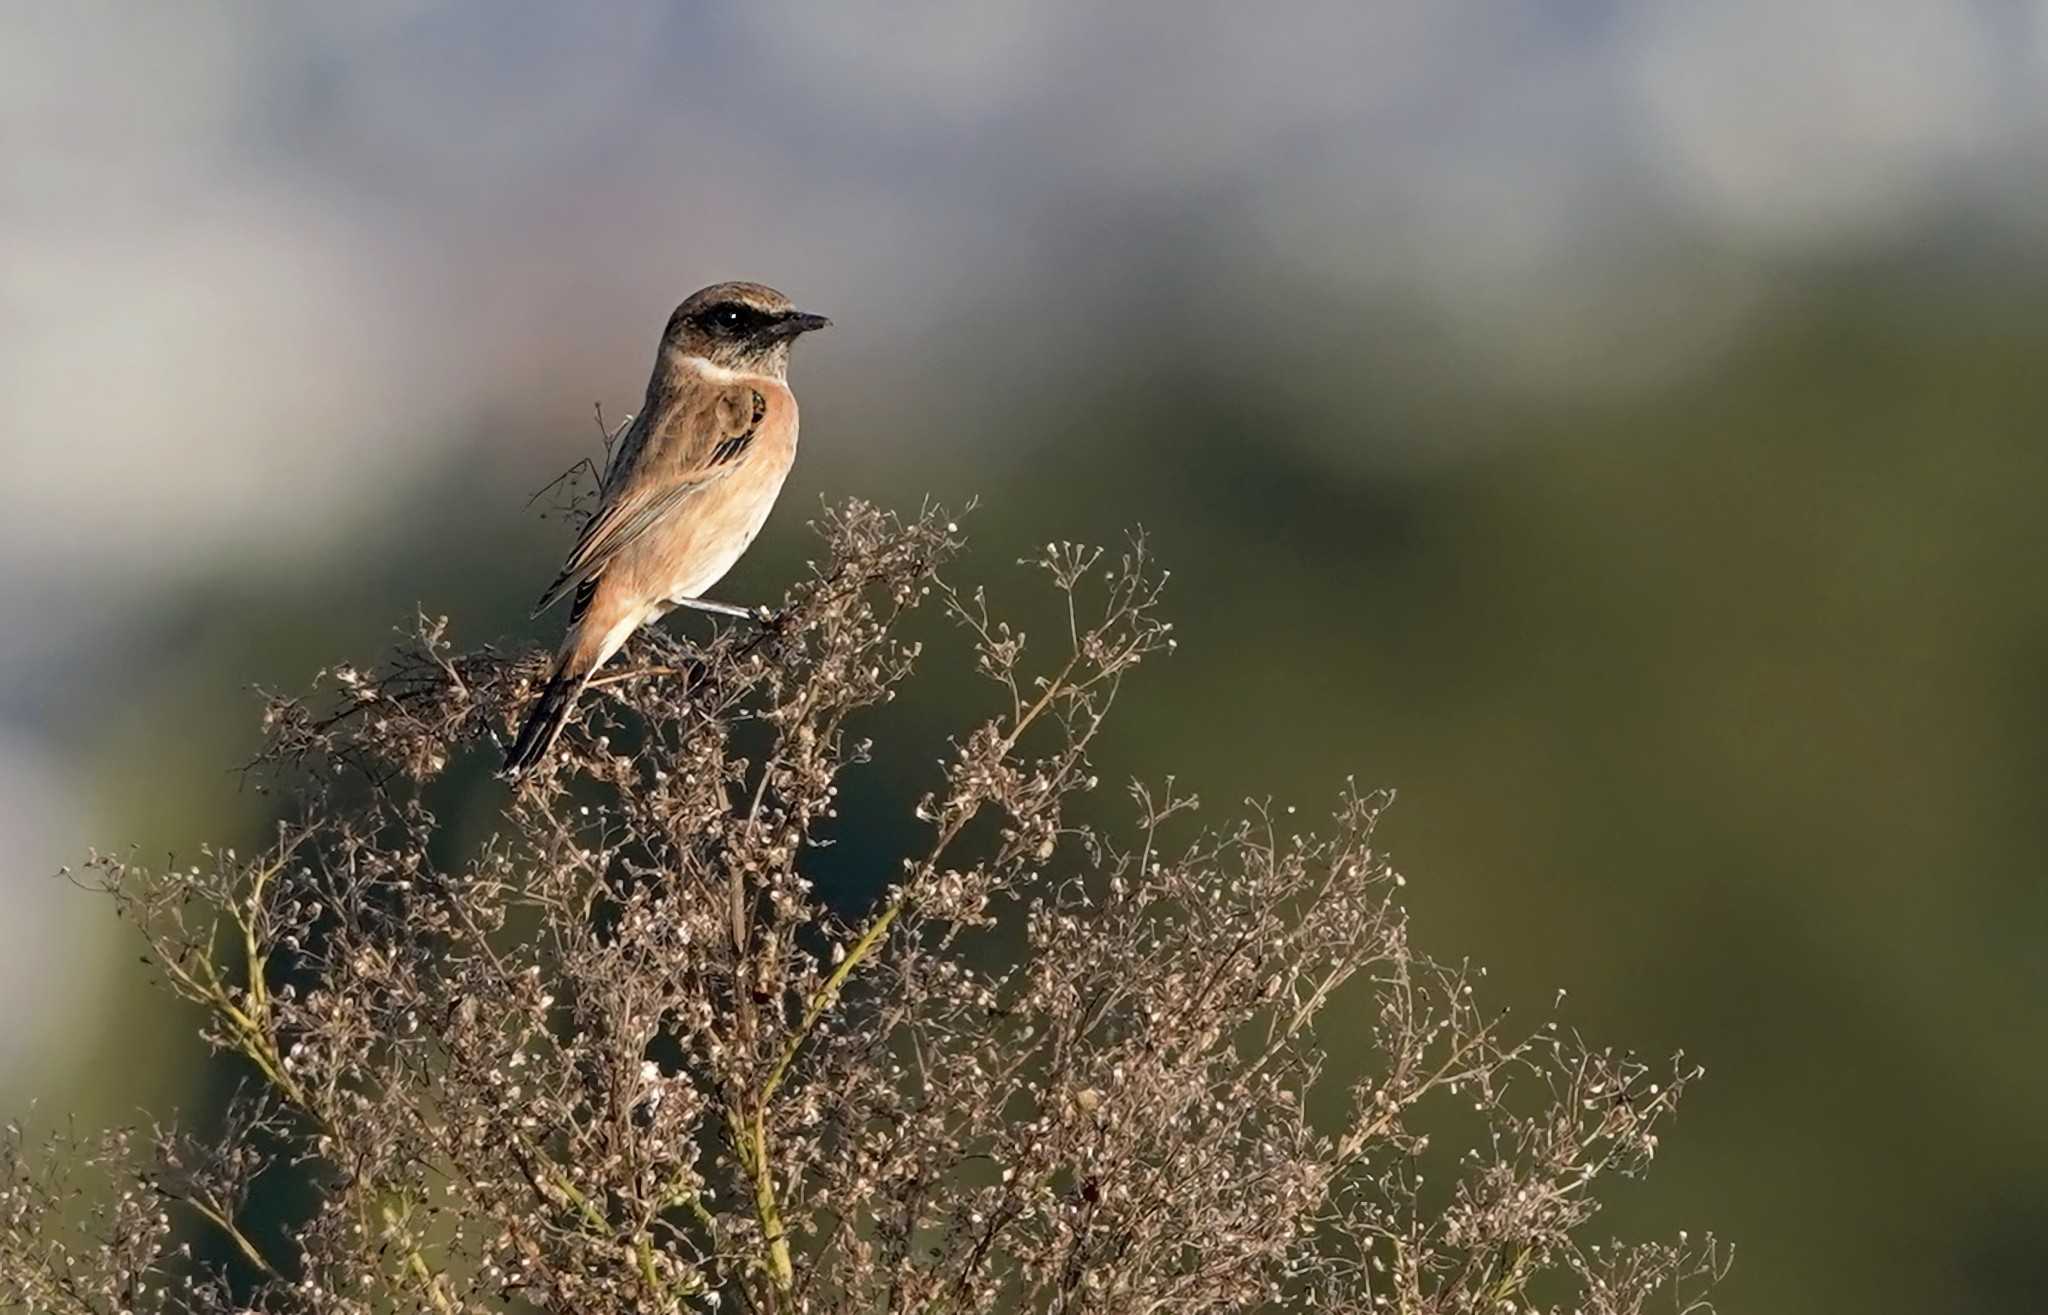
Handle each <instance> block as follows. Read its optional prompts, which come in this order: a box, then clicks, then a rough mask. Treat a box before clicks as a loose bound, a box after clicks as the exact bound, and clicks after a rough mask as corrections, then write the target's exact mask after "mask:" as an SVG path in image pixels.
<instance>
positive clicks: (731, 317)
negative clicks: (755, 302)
mask: <svg viewBox="0 0 2048 1315" xmlns="http://www.w3.org/2000/svg"><path fill="white" fill-rule="evenodd" d="M745 318H746V316H745V315H744V314H742V313H741V311H740V308H739V307H737V306H726V307H723V308H721V309H720V310H719V312H718V323H719V324H720V325H721V326H722V327H724V328H728V329H737V328H739V327H740V321H741V320H743V319H745Z"/></svg>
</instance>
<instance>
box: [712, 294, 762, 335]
mask: <svg viewBox="0 0 2048 1315" xmlns="http://www.w3.org/2000/svg"><path fill="white" fill-rule="evenodd" d="M773 318H774V317H772V316H770V315H768V314H767V313H766V312H764V311H760V310H757V309H755V308H754V307H752V306H748V305H744V304H742V303H740V302H735V301H727V302H720V303H719V304H718V305H716V306H707V307H705V308H704V309H703V310H702V311H699V312H698V313H697V316H696V319H697V322H698V323H699V324H701V325H703V326H704V327H705V328H707V329H712V330H717V331H722V332H725V333H752V332H753V331H755V330H756V329H759V328H761V327H762V326H764V325H766V324H768V323H770V322H771V321H772V319H773Z"/></svg>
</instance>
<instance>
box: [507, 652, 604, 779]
mask: <svg viewBox="0 0 2048 1315" xmlns="http://www.w3.org/2000/svg"><path fill="white" fill-rule="evenodd" d="M594 670H596V668H595V666H594V665H591V664H588V663H586V662H584V661H583V660H582V658H581V655H580V654H578V653H577V652H576V651H575V650H574V649H573V648H571V649H568V650H566V651H564V652H563V654H562V656H561V658H560V660H559V661H557V662H556V663H555V673H554V675H552V676H550V677H549V678H548V687H547V688H546V689H544V690H542V691H541V696H540V701H539V702H538V703H535V704H534V705H533V711H532V712H529V713H528V714H526V724H525V725H524V726H521V727H520V728H519V738H518V739H516V740H514V741H512V748H511V750H510V751H509V752H508V753H506V755H505V770H506V772H508V773H510V774H511V775H513V776H518V775H520V774H522V773H523V772H525V771H526V770H527V769H528V768H529V767H532V766H533V765H534V764H535V763H537V762H539V761H540V760H541V759H543V758H545V757H547V756H548V750H550V749H552V748H554V747H555V740H556V739H557V738H559V737H560V736H561V734H562V727H564V726H566V725H568V724H569V714H570V713H571V712H572V711H574V710H575V707H576V696H577V695H579V694H581V693H582V692H583V687H584V686H585V685H587V684H589V683H590V674H591V672H592V671H594Z"/></svg>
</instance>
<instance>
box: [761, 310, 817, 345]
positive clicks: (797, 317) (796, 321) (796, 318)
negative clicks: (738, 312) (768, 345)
mask: <svg viewBox="0 0 2048 1315" xmlns="http://www.w3.org/2000/svg"><path fill="white" fill-rule="evenodd" d="M831 325H832V321H830V320H828V319H826V318H825V317H824V316H823V315H810V314H807V313H805V312H803V311H800V310H793V311H791V312H790V313H789V314H787V315H785V316H783V317H782V318H781V319H779V320H777V321H775V323H773V324H771V325H769V326H768V329H767V336H768V337H770V338H794V337H796V336H797V335H798V334H800V333H809V332H811V331H812V330H813V329H825V328H830V327H831Z"/></svg>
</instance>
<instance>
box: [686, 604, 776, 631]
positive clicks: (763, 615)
mask: <svg viewBox="0 0 2048 1315" xmlns="http://www.w3.org/2000/svg"><path fill="white" fill-rule="evenodd" d="M675 605H676V606H677V607H689V608H694V609H696V610H697V611H699V612H710V613H713V614H715V615H717V616H733V617H738V618H739V619H740V620H742V621H758V622H760V623H761V624H762V625H766V624H768V623H769V622H770V621H772V620H773V619H774V618H775V613H774V612H773V611H772V610H770V609H769V608H766V607H741V606H740V605H739V604H737V603H721V602H718V601H716V600H715V599H710V598H678V599H676V600H675Z"/></svg>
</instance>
